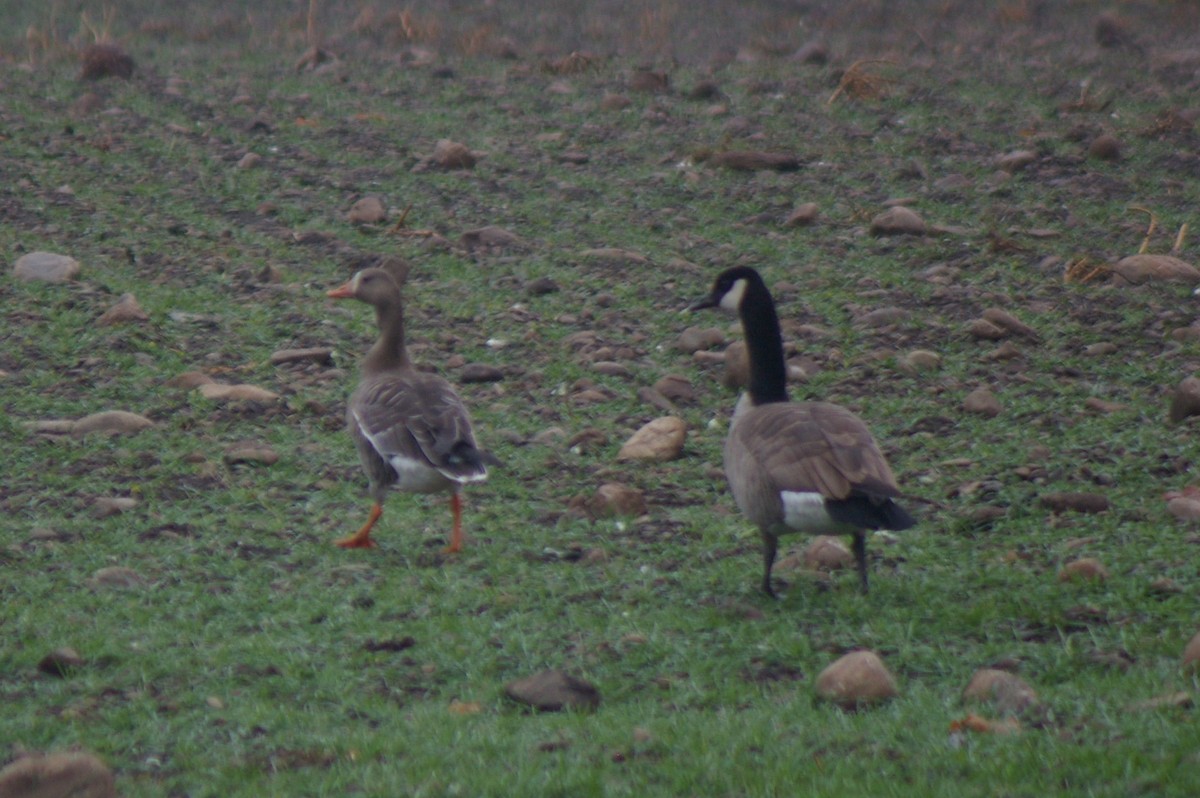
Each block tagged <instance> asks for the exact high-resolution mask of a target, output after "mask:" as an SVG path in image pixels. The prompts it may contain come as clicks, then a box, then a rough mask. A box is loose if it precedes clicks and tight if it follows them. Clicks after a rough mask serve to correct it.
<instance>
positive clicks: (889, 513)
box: [825, 493, 917, 532]
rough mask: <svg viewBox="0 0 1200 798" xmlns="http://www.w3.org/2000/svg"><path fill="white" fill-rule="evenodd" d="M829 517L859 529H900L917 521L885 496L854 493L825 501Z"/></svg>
mask: <svg viewBox="0 0 1200 798" xmlns="http://www.w3.org/2000/svg"><path fill="white" fill-rule="evenodd" d="M825 509H826V510H827V511H828V512H829V515H830V517H832V518H833V519H834V520H835V521H838V522H840V523H843V524H849V525H851V526H856V527H858V528H859V529H891V530H894V531H897V532H898V531H900V530H902V529H908V528H909V527H911V526H913V525H915V524H916V523H917V519H915V518H913V517H912V515H910V514H909V512H908V511H907V510H905V509H904V508H903V507H901V506H900V505H898V504H896V502H895V501H893V500H892V499H891V498H888V497H886V496H872V495H868V494H865V493H861V494H855V495H853V496H851V497H850V498H848V499H839V500H836V501H826V502H825Z"/></svg>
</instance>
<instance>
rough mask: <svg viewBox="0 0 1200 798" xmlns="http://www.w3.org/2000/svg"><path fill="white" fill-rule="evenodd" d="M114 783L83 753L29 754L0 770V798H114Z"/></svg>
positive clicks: (103, 767)
mask: <svg viewBox="0 0 1200 798" xmlns="http://www.w3.org/2000/svg"><path fill="white" fill-rule="evenodd" d="M116 796H117V789H116V780H115V779H114V778H113V773H112V771H111V770H109V768H108V766H107V765H105V764H104V763H103V762H102V761H101V760H100V759H99V758H97V757H96V756H93V755H92V754H89V753H85V752H82V751H72V752H69V753H53V754H30V755H27V756H23V757H21V758H19V759H17V760H15V761H14V762H12V763H10V764H9V765H8V766H7V767H6V768H4V770H0V798H116Z"/></svg>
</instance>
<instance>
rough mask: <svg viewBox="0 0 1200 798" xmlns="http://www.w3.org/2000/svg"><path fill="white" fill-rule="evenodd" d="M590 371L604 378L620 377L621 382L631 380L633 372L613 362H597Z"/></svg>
mask: <svg viewBox="0 0 1200 798" xmlns="http://www.w3.org/2000/svg"><path fill="white" fill-rule="evenodd" d="M592 371H595V372H596V373H597V374H603V375H604V376H606V377H620V378H621V379H623V380H628V379H632V378H633V372H632V371H630V370H629V367H628V366H626V365H625V364H624V363H617V362H616V361H614V360H597V361H596V362H595V363H593V364H592Z"/></svg>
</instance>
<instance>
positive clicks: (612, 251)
mask: <svg viewBox="0 0 1200 798" xmlns="http://www.w3.org/2000/svg"><path fill="white" fill-rule="evenodd" d="M579 257H581V258H587V259H588V260H598V261H606V262H608V263H614V264H619V265H622V266H644V265H646V264H648V263H649V262H650V259H649V258H647V257H646V256H645V255H643V254H642V253H640V252H634V251H633V250H631V249H621V248H620V247H596V248H593V249H585V250H584V251H583V252H580V253H579Z"/></svg>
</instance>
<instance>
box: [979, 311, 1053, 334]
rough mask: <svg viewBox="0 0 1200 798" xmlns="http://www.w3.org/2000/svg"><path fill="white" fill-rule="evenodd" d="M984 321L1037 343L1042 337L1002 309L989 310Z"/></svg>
mask: <svg viewBox="0 0 1200 798" xmlns="http://www.w3.org/2000/svg"><path fill="white" fill-rule="evenodd" d="M983 320H984V321H989V322H991V323H992V324H994V325H996V326H997V327H1000V328H1001V329H1004V330H1007V331H1008V332H1010V333H1013V334H1015V335H1020V336H1024V337H1025V338H1029V339H1030V340H1033V341H1036V340H1038V338H1039V337H1040V336H1039V335H1038V334H1037V330H1035V329H1033V328H1032V327H1030V326H1029V325H1028V324H1026V323H1025V322H1023V321H1021V320H1020V319H1018V318H1017V317H1016V316H1014V315H1012V314H1011V313H1009V312H1008V311H1007V310H1003V309H1001V308H988V309H987V310H985V311H984V312H983Z"/></svg>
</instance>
